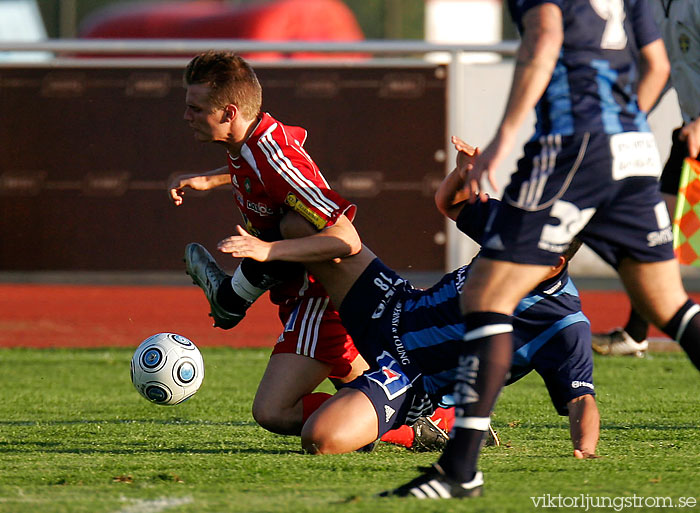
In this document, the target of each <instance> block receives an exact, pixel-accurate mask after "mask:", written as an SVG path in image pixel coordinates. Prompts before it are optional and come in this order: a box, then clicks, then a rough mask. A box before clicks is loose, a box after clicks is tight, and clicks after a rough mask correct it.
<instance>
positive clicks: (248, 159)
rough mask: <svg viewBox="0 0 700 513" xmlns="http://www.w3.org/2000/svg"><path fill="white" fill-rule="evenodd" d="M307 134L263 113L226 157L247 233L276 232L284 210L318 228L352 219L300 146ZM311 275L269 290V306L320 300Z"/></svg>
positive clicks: (346, 205) (350, 209) (352, 208)
mask: <svg viewBox="0 0 700 513" xmlns="http://www.w3.org/2000/svg"><path fill="white" fill-rule="evenodd" d="M305 140H306V130H305V129H303V128H301V127H295V126H285V125H283V124H282V123H280V122H279V121H277V120H275V119H274V118H273V117H272V116H270V115H269V114H267V113H265V114H263V115H262V119H261V120H260V122H259V123H258V126H257V127H256V128H255V130H254V131H253V133H252V134H251V136H250V137H249V138H248V140H247V141H246V142H245V143H244V144H243V146H242V147H241V154H240V155H236V156H233V155H231V154H229V159H228V168H229V172H230V173H231V183H232V184H233V190H234V194H235V197H236V203H237V204H238V208H239V210H240V211H241V214H242V215H243V221H244V224H245V228H246V230H248V232H249V233H250V234H252V235H255V236H261V235H262V236H263V238H266V237H265V235H266V234H267V233H270V232H274V231H277V230H278V227H279V223H280V220H281V219H282V216H283V215H284V214H285V212H287V211H290V210H293V211H295V212H297V213H298V214H299V215H301V216H302V217H304V219H306V220H307V221H308V222H310V223H311V224H312V225H314V226H315V227H316V228H317V229H318V230H321V229H322V228H324V227H326V226H331V225H333V223H335V222H336V220H337V219H338V217H339V216H340V215H342V214H345V215H346V216H347V217H348V218H350V219H351V220H352V218H353V217H354V215H355V205H353V204H352V203H350V202H348V201H347V200H346V199H345V198H343V197H342V196H340V195H339V194H338V193H336V192H335V191H333V190H331V188H330V187H329V185H328V182H326V179H325V178H324V177H323V175H322V174H321V172H320V171H319V169H318V166H317V165H316V164H315V163H314V161H313V160H311V157H309V155H308V154H307V153H306V151H305V150H304V148H303V144H304V141H305ZM325 295H326V291H325V290H324V289H323V287H322V286H321V285H320V284H319V283H317V282H315V281H314V279H313V277H311V276H308V275H306V276H304V275H301V274H300V275H299V276H294V277H290V280H289V281H288V282H285V283H283V284H281V285H279V286H277V287H275V288H273V289H272V290H271V291H270V299H271V300H272V302H273V303H276V304H281V303H283V302H284V301H285V300H287V299H291V298H296V297H299V296H313V297H316V296H325Z"/></svg>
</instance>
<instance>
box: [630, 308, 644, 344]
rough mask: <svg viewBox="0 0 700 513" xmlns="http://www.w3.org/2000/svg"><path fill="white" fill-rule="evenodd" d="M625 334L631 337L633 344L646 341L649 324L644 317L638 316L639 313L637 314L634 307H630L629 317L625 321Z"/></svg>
mask: <svg viewBox="0 0 700 513" xmlns="http://www.w3.org/2000/svg"><path fill="white" fill-rule="evenodd" d="M625 332H626V333H627V334H628V335H629V336H630V337H632V338H633V339H634V341H635V342H641V341H642V340H646V338H647V334H648V333H649V323H648V322H647V320H646V319H645V318H644V317H642V316H641V315H639V312H637V310H635V309H634V307H632V310H631V311H630V317H629V319H628V320H627V325H626V326H625Z"/></svg>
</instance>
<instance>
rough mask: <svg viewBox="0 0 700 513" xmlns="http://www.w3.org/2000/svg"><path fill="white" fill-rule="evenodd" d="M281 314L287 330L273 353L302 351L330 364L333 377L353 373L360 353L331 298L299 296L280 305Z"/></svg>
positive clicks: (341, 376)
mask: <svg viewBox="0 0 700 513" xmlns="http://www.w3.org/2000/svg"><path fill="white" fill-rule="evenodd" d="M279 317H280V320H281V321H282V323H283V324H284V331H283V332H282V334H281V335H280V337H279V339H278V340H277V344H275V348H274V349H273V351H272V354H280V353H292V354H301V355H304V356H308V357H309V358H313V359H315V360H318V361H321V362H324V363H327V364H328V365H330V366H331V367H332V369H331V374H330V377H331V378H344V377H345V376H347V375H348V374H349V373H350V370H351V369H352V362H353V361H355V358H357V356H358V354H359V353H358V352H357V349H355V345H354V344H353V342H352V339H351V338H350V335H348V333H347V331H345V328H344V327H343V324H342V323H341V322H340V315H338V312H337V311H336V310H335V309H333V307H332V306H330V305H329V299H328V297H310V298H300V299H299V301H297V302H295V303H292V304H290V305H287V304H285V305H281V306H280V309H279Z"/></svg>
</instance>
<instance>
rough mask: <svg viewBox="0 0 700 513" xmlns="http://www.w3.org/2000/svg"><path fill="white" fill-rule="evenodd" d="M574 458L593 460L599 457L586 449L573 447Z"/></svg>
mask: <svg viewBox="0 0 700 513" xmlns="http://www.w3.org/2000/svg"><path fill="white" fill-rule="evenodd" d="M574 458H576V459H577V460H594V459H596V458H600V456H598V455H597V454H593V453H590V452H588V451H582V450H580V449H574Z"/></svg>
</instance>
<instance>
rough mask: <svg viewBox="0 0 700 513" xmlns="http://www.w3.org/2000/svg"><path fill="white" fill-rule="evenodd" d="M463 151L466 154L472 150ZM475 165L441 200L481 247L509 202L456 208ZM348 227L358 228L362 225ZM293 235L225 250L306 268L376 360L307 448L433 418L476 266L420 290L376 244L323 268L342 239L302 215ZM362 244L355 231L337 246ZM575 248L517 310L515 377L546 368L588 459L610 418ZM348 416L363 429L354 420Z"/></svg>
mask: <svg viewBox="0 0 700 513" xmlns="http://www.w3.org/2000/svg"><path fill="white" fill-rule="evenodd" d="M460 142H461V141H460ZM461 147H462V149H463V150H464V151H467V149H466V146H465V145H463V143H462V146H461ZM466 161H467V156H466V153H464V152H460V156H459V158H458V168H456V169H455V170H454V171H453V172H452V173H451V174H450V175H449V176H448V177H447V178H446V179H445V180H444V181H443V183H442V185H441V186H440V188H439V190H438V192H437V194H436V203H437V206H438V208H439V209H440V210H441V211H442V212H443V213H444V214H445V215H446V216H448V217H449V218H451V219H453V220H455V221H456V222H457V226H458V227H459V229H460V230H462V231H463V232H464V233H466V234H467V235H469V236H470V237H472V238H473V239H474V240H475V241H477V242H479V241H480V240H481V236H482V234H483V231H484V226H485V224H486V220H487V219H488V217H489V215H490V213H491V212H492V211H493V210H494V209H497V208H498V207H499V205H500V203H499V202H498V201H497V200H493V199H488V198H487V197H486V196H485V195H484V196H482V197H481V201H479V202H477V203H475V204H468V203H455V202H454V198H455V195H456V193H457V191H458V190H460V189H461V187H462V186H463V183H464V177H465V174H464V171H465V167H464V166H465V163H466ZM346 228H347V229H348V230H354V228H353V227H352V225H348V226H347V227H346ZM282 233H283V234H284V235H285V237H287V238H288V240H284V241H277V242H272V243H267V242H263V241H260V240H259V239H255V238H253V237H250V236H249V235H248V234H246V233H245V232H244V231H243V230H241V229H240V228H239V235H238V236H232V237H229V238H227V239H225V240H223V241H221V242H220V243H219V249H220V250H221V251H223V252H225V253H231V254H232V255H234V256H239V257H251V258H255V259H256V260H260V261H270V260H286V261H302V262H306V265H307V267H308V268H309V270H310V271H311V272H312V273H313V274H314V276H316V277H317V278H318V279H319V280H320V281H321V282H322V283H323V284H324V286H325V288H326V290H327V291H328V293H329V295H330V297H331V300H332V301H333V303H334V304H336V305H340V307H339V312H340V316H341V319H342V321H343V324H344V325H345V326H346V327H347V329H348V332H349V333H350V335H351V336H352V337H353V340H354V341H355V345H356V347H357V348H358V350H359V351H360V354H361V355H362V356H363V357H364V359H365V360H366V361H367V362H368V363H369V365H370V369H369V370H367V371H366V372H365V373H364V374H363V375H362V376H361V377H359V378H357V379H356V380H354V381H352V382H351V383H348V384H346V385H344V386H343V388H341V389H340V390H339V391H338V393H337V394H335V396H333V398H331V399H330V400H328V401H326V402H325V403H324V404H323V405H322V406H321V407H320V408H319V409H318V410H317V411H316V412H315V413H314V414H313V415H312V416H311V417H310V418H309V420H308V421H307V422H306V423H305V424H304V427H303V429H302V444H303V447H304V448H305V449H306V450H308V451H310V452H312V453H325V454H327V453H343V452H349V451H352V450H355V449H357V448H358V447H362V446H363V445H365V444H368V443H370V442H372V441H373V440H375V439H376V438H377V437H378V436H381V435H382V434H383V433H385V432H386V431H387V430H389V429H391V428H396V427H398V426H400V425H402V424H406V423H409V424H410V423H411V422H412V421H414V420H415V419H416V418H417V417H418V416H420V415H425V414H429V412H430V411H431V410H432V409H433V408H434V407H435V406H436V405H437V404H440V402H441V401H442V400H443V398H444V397H445V395H446V394H450V393H451V392H452V390H453V388H454V378H455V372H456V370H457V368H456V367H457V362H458V354H459V351H460V346H461V345H462V344H464V342H463V341H462V336H463V335H464V325H463V323H462V321H461V314H460V307H459V302H460V296H461V294H462V293H468V291H463V290H462V286H463V284H464V282H465V279H466V276H467V274H468V273H469V269H470V267H469V266H464V267H461V268H459V269H457V270H456V271H453V272H452V273H449V274H447V275H445V276H444V277H443V278H442V279H441V280H440V281H439V282H438V283H437V284H436V285H434V286H433V287H431V288H429V289H427V290H418V289H414V288H413V287H412V286H411V285H410V284H409V283H408V282H407V281H406V280H404V279H402V278H401V277H400V276H399V275H397V274H396V273H395V272H394V271H392V270H391V269H389V268H388V267H386V266H385V265H384V264H383V263H382V262H381V261H380V260H379V259H378V258H377V257H376V256H375V255H374V254H373V253H372V252H371V251H370V250H369V249H368V248H367V247H363V249H362V251H361V252H360V253H359V254H357V255H354V256H351V257H347V258H343V259H336V260H335V261H325V262H318V259H317V258H315V256H314V255H315V254H317V249H316V247H317V246H318V245H321V244H323V245H325V246H326V249H327V250H328V249H329V247H330V246H331V245H332V243H333V240H332V239H329V238H328V237H326V239H325V240H322V239H321V237H319V235H318V234H315V233H313V232H312V231H311V230H308V229H307V228H306V225H305V223H303V220H301V219H299V218H298V216H296V215H295V214H290V215H287V216H286V217H285V218H284V219H283V221H282ZM293 237H302V238H297V239H294V238H293ZM351 238H352V235H350V234H347V233H345V234H343V236H342V237H339V238H338V240H339V241H340V240H349V239H351ZM338 249H339V250H340V249H342V245H339V247H338ZM574 251H575V250H573V249H572V252H570V253H567V254H566V255H564V256H562V257H561V259H560V261H559V263H558V264H557V265H556V266H552V268H551V269H550V272H549V274H548V276H547V277H546V279H545V280H544V281H543V282H542V283H540V285H539V286H538V287H537V288H536V289H534V290H533V291H532V292H531V293H530V294H529V295H528V296H527V297H526V298H525V299H523V301H521V303H520V304H519V306H518V308H517V309H516V312H515V316H514V320H513V323H514V341H515V352H514V356H513V361H512V368H511V377H510V380H509V382H511V383H512V382H514V381H517V380H518V379H520V378H521V377H523V376H524V375H525V374H527V373H528V372H530V371H531V370H533V369H534V370H536V371H537V372H538V373H539V374H540V375H541V376H542V378H543V379H544V381H545V384H546V386H547V388H548V391H549V394H550V397H551V399H552V402H553V403H554V406H555V408H556V410H557V412H559V413H560V414H561V415H566V414H568V415H569V419H570V431H571V438H572V441H573V444H574V455H575V457H577V458H587V457H594V455H595V449H596V444H597V442H598V435H599V414H598V409H597V406H596V402H595V399H594V391H593V378H592V370H593V363H592V352H591V347H590V329H589V323H588V320H587V319H586V317H585V316H584V315H583V313H582V312H581V305H580V301H579V298H578V292H577V290H576V288H575V287H574V285H573V283H572V282H571V280H570V279H569V276H568V273H567V262H568V259H569V258H570V257H571V255H572V254H573V252H574ZM328 252H329V251H328ZM349 417H351V418H352V419H353V421H352V422H347V419H348V418H349Z"/></svg>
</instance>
